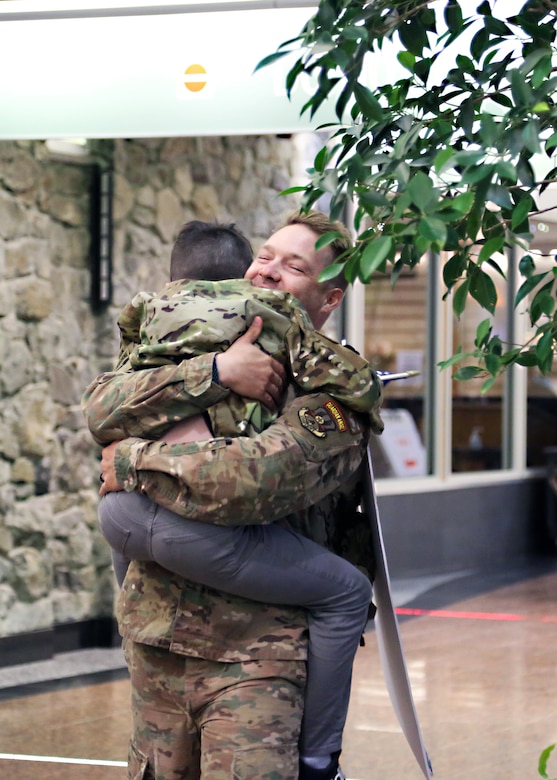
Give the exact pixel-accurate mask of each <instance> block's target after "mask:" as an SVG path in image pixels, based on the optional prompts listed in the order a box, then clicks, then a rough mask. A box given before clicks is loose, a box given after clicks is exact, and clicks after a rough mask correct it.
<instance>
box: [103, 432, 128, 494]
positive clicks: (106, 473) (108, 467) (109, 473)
mask: <svg viewBox="0 0 557 780" xmlns="http://www.w3.org/2000/svg"><path fill="white" fill-rule="evenodd" d="M117 446H118V442H117V441H113V442H112V444H109V445H108V447H104V448H103V451H102V458H101V487H100V490H99V496H104V495H105V494H106V493H114V492H116V491H118V490H123V489H124V488H123V486H122V485H121V484H120V483H119V482H118V480H117V479H116V471H115V470H114V456H115V453H116V447H117Z"/></svg>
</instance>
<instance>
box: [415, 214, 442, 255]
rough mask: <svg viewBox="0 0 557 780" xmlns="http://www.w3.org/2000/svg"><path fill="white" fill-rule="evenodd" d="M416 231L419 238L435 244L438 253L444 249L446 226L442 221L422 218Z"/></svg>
mask: <svg viewBox="0 0 557 780" xmlns="http://www.w3.org/2000/svg"><path fill="white" fill-rule="evenodd" d="M418 231H419V233H420V235H421V236H423V237H424V238H426V239H427V240H428V241H431V242H432V243H434V244H436V245H437V249H438V250H439V251H441V250H442V249H443V248H444V246H445V243H446V241H447V226H446V224H445V223H444V222H443V221H442V220H440V219H436V218H435V217H422V219H421V220H420V224H419V227H418Z"/></svg>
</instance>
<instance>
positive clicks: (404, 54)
mask: <svg viewBox="0 0 557 780" xmlns="http://www.w3.org/2000/svg"><path fill="white" fill-rule="evenodd" d="M396 58H397V60H398V61H399V62H400V64H401V65H402V67H403V68H406V70H409V71H410V73H414V66H415V64H416V56H415V55H414V54H412V52H410V51H401V52H399V53H398V54H397V57H396Z"/></svg>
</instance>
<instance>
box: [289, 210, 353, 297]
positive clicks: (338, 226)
mask: <svg viewBox="0 0 557 780" xmlns="http://www.w3.org/2000/svg"><path fill="white" fill-rule="evenodd" d="M288 225H306V227H308V228H309V229H310V230H312V231H313V232H314V233H315V234H316V235H317V236H324V235H325V233H331V232H333V231H336V232H337V233H339V236H338V238H335V240H334V241H333V242H332V243H331V244H329V246H328V247H327V249H329V250H330V255H331V260H330V264H332V263H335V262H336V261H337V260H338V258H339V257H340V256H341V255H343V254H344V253H345V252H346V251H347V250H349V249H352V248H353V246H354V241H353V239H352V236H351V234H350V231H349V230H348V228H347V227H346V225H344V223H342V222H340V220H332V219H329V217H328V216H327V215H326V214H324V213H323V212H322V211H308V212H307V213H306V212H303V211H293V212H292V213H291V214H289V215H288V216H287V217H286V220H285V221H284V224H283V225H282V227H287V226H288ZM326 284H327V286H330V287H340V288H341V289H342V290H346V288H347V287H348V282H347V281H346V277H345V275H344V272H342V273H340V274H339V275H338V276H336V277H335V278H334V279H330V280H329V281H328V282H326Z"/></svg>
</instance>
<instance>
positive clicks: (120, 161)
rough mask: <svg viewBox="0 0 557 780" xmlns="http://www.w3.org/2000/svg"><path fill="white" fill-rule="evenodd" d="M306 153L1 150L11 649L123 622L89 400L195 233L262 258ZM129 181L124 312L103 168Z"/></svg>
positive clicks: (181, 147) (180, 143)
mask: <svg viewBox="0 0 557 780" xmlns="http://www.w3.org/2000/svg"><path fill="white" fill-rule="evenodd" d="M297 149H298V146H297V144H296V143H294V142H293V141H292V140H290V139H281V138H274V137H236V138H218V137H211V138H173V139H134V140H117V141H110V142H108V141H105V142H93V143H92V144H91V152H90V154H89V156H88V157H84V158H80V159H76V160H69V159H68V158H60V157H59V158H56V157H55V156H53V155H52V153H51V152H49V150H48V149H47V147H46V145H45V144H44V143H43V142H41V141H21V142H7V141H3V142H0V280H1V284H0V637H2V636H4V637H5V636H9V635H14V634H23V633H28V632H33V631H38V630H41V629H52V628H53V627H55V626H60V625H64V624H68V623H72V622H75V621H84V620H89V619H93V618H97V617H102V616H109V615H110V614H111V613H112V605H113V591H114V585H113V575H112V570H111V566H110V554H109V550H108V547H107V545H106V544H105V542H104V541H103V540H102V538H100V537H99V534H98V532H97V530H96V504H97V485H98V473H99V469H98V458H99V448H98V447H96V445H95V444H94V443H93V442H92V440H91V438H90V436H89V434H88V432H87V430H86V429H85V428H84V425H83V419H82V416H81V411H80V405H79V404H80V397H81V393H82V391H83V389H84V387H85V386H86V385H87V384H88V382H89V381H90V380H91V379H92V378H93V377H94V376H95V375H96V374H97V373H99V372H100V371H102V370H106V369H109V368H111V367H112V364H113V361H114V357H115V355H116V352H117V331H116V327H115V318H116V315H117V313H118V311H119V309H120V308H121V307H122V306H123V305H124V304H125V303H126V302H127V301H128V299H129V298H130V297H131V296H132V295H133V294H134V293H135V292H136V291H137V290H138V289H156V288H158V287H160V286H162V284H163V283H164V281H165V280H166V276H167V272H168V259H169V256H170V249H171V246H172V242H173V240H174V238H175V236H176V233H177V231H178V230H179V228H180V226H181V225H182V224H183V223H184V222H185V221H187V220H188V219H190V218H199V219H205V220H211V219H219V220H224V221H234V222H236V224H237V225H238V226H239V227H240V228H241V229H242V230H243V231H244V232H245V233H246V234H247V235H248V236H249V237H250V239H251V240H252V242H253V244H254V246H255V247H256V246H257V244H258V242H259V241H260V240H261V239H262V238H264V237H266V236H267V235H268V234H269V233H270V231H271V230H272V228H273V227H274V226H276V224H277V223H278V222H279V221H280V219H281V218H282V217H283V215H284V213H285V212H287V211H288V210H290V209H291V208H293V207H295V202H294V201H293V200H292V199H288V198H279V197H277V196H278V193H279V192H280V191H281V190H282V189H284V188H286V187H288V186H290V185H291V184H292V182H293V179H294V177H295V176H296V175H297V169H298V167H299V154H298V151H297ZM98 161H102V162H103V163H104V164H105V165H106V164H108V165H110V166H112V168H113V170H114V206H113V220H114V229H113V258H114V267H113V285H114V294H113V301H112V305H110V306H108V307H107V308H106V309H105V310H104V311H102V312H100V313H99V312H97V313H93V311H92V309H91V305H90V265H91V260H90V248H91V240H90V227H89V226H90V218H91V200H90V194H89V193H90V188H91V180H92V168H91V164H92V163H95V162H98Z"/></svg>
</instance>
